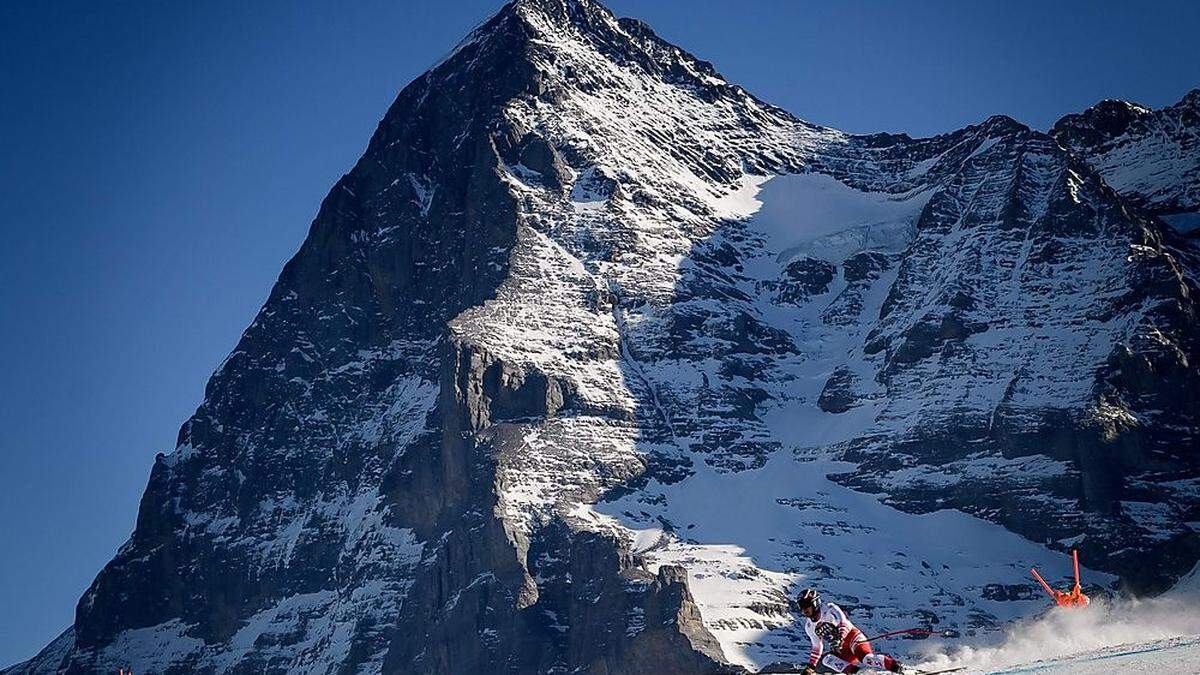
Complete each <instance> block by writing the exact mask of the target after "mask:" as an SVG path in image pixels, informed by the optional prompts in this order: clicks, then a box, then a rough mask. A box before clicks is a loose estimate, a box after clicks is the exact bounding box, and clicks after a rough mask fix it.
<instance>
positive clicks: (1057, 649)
mask: <svg viewBox="0 0 1200 675" xmlns="http://www.w3.org/2000/svg"><path fill="white" fill-rule="evenodd" d="M1189 576H1197V575H1196V573H1195V572H1193V574H1192V575H1189ZM1198 580H1200V579H1198ZM1190 585H1195V584H1190ZM1181 586H1185V584H1183V583H1181V584H1180V585H1179V586H1176V589H1175V590H1172V591H1170V592H1168V593H1165V594H1163V595H1161V596H1158V597H1156V598H1149V599H1133V598H1115V599H1112V600H1107V599H1099V598H1098V599H1095V600H1094V601H1093V602H1092V604H1091V606H1090V607H1089V608H1088V609H1086V610H1079V609H1065V608H1062V607H1053V608H1051V609H1050V610H1049V611H1047V612H1046V613H1044V614H1042V615H1039V616H1037V617H1032V618H1029V619H1024V620H1021V621H1017V622H1015V623H1013V624H1011V625H1010V626H1009V627H1008V628H1007V629H1006V630H1005V631H1004V634H1003V637H1002V638H1001V639H1000V640H999V642H998V643H996V644H993V645H979V646H969V645H962V646H959V645H946V644H941V645H930V646H929V648H928V650H927V651H926V653H925V655H924V659H923V660H922V662H921V664H920V665H919V666H918V667H919V668H922V669H925V670H935V669H942V668H951V667H965V668H967V669H969V670H975V669H979V670H995V669H997V668H1005V667H1010V666H1018V665H1024V664H1029V663H1033V662H1036V661H1042V660H1047V659H1056V658H1063V657H1069V656H1074V655H1078V654H1083V653H1086V652H1091V651H1095V650H1098V649H1104V648H1106V647H1116V646H1120V645H1126V644H1132V643H1141V642H1148V641H1152V640H1162V639H1167V638H1175V637H1183V636H1189V635H1200V593H1197V592H1195V590H1193V589H1187V590H1184V589H1181Z"/></svg>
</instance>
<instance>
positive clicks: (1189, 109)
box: [1050, 89, 1200, 232]
mask: <svg viewBox="0 0 1200 675" xmlns="http://www.w3.org/2000/svg"><path fill="white" fill-rule="evenodd" d="M1050 135H1051V136H1053V137H1054V138H1055V139H1056V140H1058V142H1059V143H1061V144H1062V145H1063V147H1065V148H1067V149H1068V150H1070V151H1071V152H1072V153H1074V154H1076V155H1078V156H1079V157H1081V158H1083V159H1084V160H1085V161H1086V162H1088V163H1089V164H1091V165H1092V167H1093V168H1094V169H1095V170H1096V171H1097V172H1098V173H1099V174H1100V175H1101V176H1102V177H1103V178H1104V181H1105V182H1106V183H1108V184H1109V185H1110V186H1112V187H1113V188H1114V189H1116V190H1117V191H1118V192H1120V193H1121V194H1122V196H1124V197H1125V199H1126V200H1127V201H1128V202H1129V203H1131V204H1133V205H1136V206H1139V207H1141V208H1143V209H1145V210H1146V211H1149V212H1151V213H1153V214H1155V215H1158V216H1162V217H1163V219H1164V220H1167V221H1168V222H1170V223H1171V224H1172V225H1175V226H1176V227H1177V228H1179V229H1181V230H1185V231H1188V232H1194V231H1195V230H1196V228H1197V227H1200V89H1193V90H1192V91H1190V92H1188V94H1187V95H1186V96H1184V97H1183V99H1182V100H1181V101H1179V102H1178V103H1176V104H1175V105H1171V106H1167V107H1165V108H1162V109H1160V110H1150V109H1149V108H1146V107H1145V106H1141V105H1138V104H1136V103H1128V102H1126V101H1112V100H1108V101H1101V102H1100V103H1098V104H1096V105H1095V106H1092V107H1091V108H1088V109H1087V110H1085V111H1083V112H1082V113H1079V114H1075V115H1067V116H1066V117H1064V118H1062V119H1061V120H1059V121H1058V122H1057V123H1056V124H1055V125H1054V128H1052V129H1051V130H1050Z"/></svg>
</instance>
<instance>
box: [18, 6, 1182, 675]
mask: <svg viewBox="0 0 1200 675" xmlns="http://www.w3.org/2000/svg"><path fill="white" fill-rule="evenodd" d="M1194 98H1195V96H1194V95H1192V96H1190V97H1189V99H1185V103H1187V102H1188V101H1189V100H1191V101H1192V103H1193V104H1194V102H1195V101H1194V100H1193V99H1194ZM1104 105H1106V104H1101V106H1100V107H1103V106H1104ZM1180 105H1181V106H1182V105H1184V104H1180ZM1098 108H1099V107H1098ZM1192 109H1193V110H1194V105H1193V108H1192ZM1094 110H1095V109H1094ZM1094 110H1093V111H1089V112H1088V113H1084V114H1083V115H1082V116H1080V117H1079V118H1078V119H1076V118H1066V119H1064V121H1063V122H1060V123H1059V124H1058V125H1056V127H1055V130H1054V131H1053V132H1052V134H1050V135H1047V134H1044V133H1040V132H1037V131H1034V130H1031V129H1028V128H1026V127H1024V126H1022V125H1020V124H1019V123H1017V122H1015V121H1013V120H1011V119H1008V118H1004V117H996V118H992V119H989V120H987V121H985V122H984V123H982V124H980V125H976V126H972V127H968V128H966V129H962V130H960V131H957V132H954V133H951V134H947V135H944V136H938V137H935V138H928V139H912V138H909V137H907V136H903V135H899V136H897V135H887V134H878V135H872V136H852V135H847V134H843V133H841V132H838V131H835V130H832V129H827V128H822V127H817V126H814V125H811V124H808V123H805V122H803V121H801V120H798V119H796V118H794V117H792V116H791V115H789V114H788V113H786V112H784V111H782V110H779V109H778V108H774V107H772V106H770V105H767V104H765V103H763V102H761V101H759V100H757V99H756V98H754V97H753V96H752V95H750V94H749V93H747V92H746V91H744V90H743V89H741V88H740V87H737V86H736V85H731V84H729V83H727V82H726V81H725V80H724V79H722V78H721V76H720V75H719V74H718V73H717V72H716V71H715V70H714V69H713V67H712V66H711V65H710V64H708V63H705V62H703V61H699V60H697V59H695V58H694V57H692V56H691V55H689V54H687V53H685V52H683V51H682V50H680V49H679V48H677V47H674V46H672V45H670V44H668V43H666V42H664V41H663V40H661V39H660V38H658V37H657V36H655V35H654V33H653V32H652V31H651V30H650V29H649V28H648V27H647V26H646V25H644V24H642V23H640V22H637V21H634V20H629V19H617V18H615V17H613V16H612V15H611V14H610V13H609V12H608V11H607V10H606V9H605V8H603V7H602V6H600V5H599V4H597V3H595V2H593V1H592V0H519V1H518V2H515V3H513V4H510V5H507V6H505V7H504V8H503V9H501V10H500V12H499V13H497V14H496V15H495V16H494V17H493V18H491V19H490V20H489V21H487V22H486V23H485V24H483V25H482V26H480V27H479V28H478V29H476V30H475V31H474V32H473V33H472V34H471V35H470V36H468V38H467V39H466V40H464V42H463V43H461V44H460V45H459V46H458V47H456V48H455V50H454V51H453V52H452V53H451V54H450V55H449V56H448V57H447V58H446V59H444V60H443V61H442V62H440V63H439V64H437V65H436V66H434V67H433V68H432V69H431V70H430V71H429V72H427V73H426V74H425V75H423V76H422V77H420V78H418V79H417V80H416V81H414V82H413V83H412V84H410V85H409V86H408V87H406V88H405V89H404V91H402V92H401V93H400V95H399V97H398V98H397V100H396V102H395V103H394V104H393V106H392V107H391V109H390V110H389V111H388V112H387V114H386V116H385V117H384V119H383V121H382V122H381V123H380V125H379V128H378V130H377V131H376V133H375V135H374V136H373V138H372V139H371V142H370V144H369V146H368V148H367V151H366V153H365V154H364V156H363V158H362V159H361V160H360V161H359V162H358V164H356V165H355V167H354V168H353V169H352V170H351V172H350V173H348V174H347V175H345V176H344V177H343V178H342V179H341V180H339V181H338V183H337V184H336V185H335V186H334V188H333V190H332V191H331V192H330V194H329V196H328V197H327V198H326V199H325V201H324V203H323V204H322V207H321V209H320V212H319V213H318V215H317V218H316V220H315V221H314V222H313V225H312V228H311V230H310V233H309V236H308V238H307V239H306V241H305V242H304V244H303V246H302V247H301V249H300V251H299V252H298V253H297V254H296V256H295V257H294V258H293V259H292V260H291V261H290V262H289V263H288V264H287V266H286V267H285V268H284V270H283V273H282V274H281V276H280V278H279V281H278V282H277V283H276V286H275V288H274V289H273V290H272V292H271V296H270V298H269V300H268V301H267V303H266V305H265V306H264V307H263V309H262V311H261V312H260V314H259V316H258V317H257V318H256V319H255V321H254V323H253V324H252V325H251V326H250V327H249V328H248V329H247V330H246V332H245V333H244V335H243V337H242V340H241V341H240V343H239V344H238V346H237V348H236V349H235V351H234V352H233V353H232V354H231V355H230V356H229V357H228V359H227V360H226V361H225V362H224V363H223V364H222V365H221V366H220V367H219V368H218V370H217V372H216V373H215V374H214V375H213V377H212V380H211V381H210V382H209V385H208V387H207V389H206V392H205V399H204V402H203V404H202V405H201V406H200V408H199V409H198V410H197V412H196V414H195V415H194V416H193V417H192V418H191V419H190V420H188V421H187V423H185V424H184V425H183V428H182V429H181V431H180V436H179V444H178V447H177V448H176V450H175V451H174V452H172V453H170V454H168V455H163V456H159V457H158V458H157V460H156V462H155V466H154V469H153V472H152V475H151V478H150V483H149V485H148V487H147V490H146V493H145V496H144V497H143V500H142V504H141V508H140V512H139V514H138V519H137V526H136V529H135V530H134V533H133V535H132V536H131V537H130V539H129V541H128V542H127V543H126V544H125V545H124V546H123V547H122V548H121V549H120V551H119V552H118V553H117V555H116V557H115V558H114V559H113V560H112V562H110V563H109V564H108V565H107V566H106V567H105V568H104V570H102V571H101V572H100V574H99V576H98V577H97V578H96V581H95V582H94V583H93V585H92V587H91V588H90V589H89V590H88V591H87V593H86V594H85V595H84V597H83V598H82V599H81V600H80V602H79V606H78V609H77V613H76V620H75V624H74V626H73V627H72V628H70V629H69V630H68V631H67V632H65V633H64V634H63V635H62V636H61V637H60V638H59V639H58V640H56V641H55V642H54V643H52V644H51V645H50V646H49V647H47V648H46V650H44V651H43V652H42V653H41V654H39V655H38V656H37V657H36V658H35V659H34V660H32V661H30V662H28V663H26V664H22V665H20V666H17V667H16V668H15V669H14V671H13V672H34V673H41V672H68V673H84V672H98V671H106V670H107V671H115V670H116V669H117V668H118V667H122V666H133V667H134V668H135V669H136V672H139V673H148V672H155V673H191V672H201V673H203V672H235V673H237V672H246V673H250V672H254V673H259V672H312V673H334V672H337V673H343V672H345V673H350V672H364V673H374V672H402V673H463V672H497V673H499V672H513V673H517V672H522V673H523V672H540V673H566V672H590V673H612V674H615V673H718V672H745V671H747V670H755V669H758V668H760V667H762V666H764V665H767V664H771V663H776V662H795V661H799V660H802V659H803V655H804V654H806V653H807V646H808V645H807V642H806V640H805V638H804V637H803V631H802V630H801V629H799V627H798V625H797V624H796V619H795V617H794V615H792V614H791V612H790V610H789V606H788V601H787V598H788V597H789V595H790V594H793V593H794V592H795V591H796V589H797V588H798V587H801V586H804V585H816V586H819V587H821V588H823V589H825V590H826V592H828V593H829V594H830V595H831V596H834V597H837V598H838V600H839V601H840V602H842V604H843V605H844V606H847V607H849V608H851V609H852V610H853V611H854V613H855V615H856V617H858V618H859V619H860V620H861V621H862V622H863V623H864V624H867V625H869V626H871V627H873V628H878V629H880V630H885V629H888V628H892V627H901V626H902V625H903V626H907V625H908V624H910V623H911V621H912V620H913V617H914V616H916V617H918V618H919V619H920V620H922V621H924V622H925V623H927V624H929V625H937V626H939V627H946V628H949V627H955V628H959V629H960V630H963V631H966V632H970V633H973V632H978V631H987V630H991V629H993V628H995V627H997V626H998V625H1000V623H1001V622H1003V621H1005V620H1007V619H1009V618H1012V617H1015V616H1019V615H1022V614H1025V613H1028V612H1030V611H1034V610H1035V609H1036V608H1037V607H1039V606H1040V605H1041V603H1042V600H1041V599H1040V598H1038V597H1037V595H1036V591H1035V589H1034V588H1033V587H1032V585H1031V584H1030V583H1029V581H1028V579H1027V578H1026V570H1027V569H1028V566H1029V565H1030V564H1036V565H1038V566H1039V567H1040V568H1042V569H1046V570H1052V569H1060V570H1061V571H1063V572H1064V573H1065V572H1066V566H1065V565H1064V564H1063V559H1062V558H1061V552H1062V551H1066V550H1068V549H1069V548H1070V547H1074V546H1077V547H1079V548H1080V549H1081V550H1082V552H1083V557H1084V560H1085V561H1087V562H1088V564H1089V565H1090V566H1091V568H1092V571H1091V572H1090V573H1089V578H1090V579H1092V580H1093V581H1095V582H1097V583H1102V584H1105V585H1107V584H1115V583H1117V580H1118V579H1120V580H1122V581H1123V582H1124V583H1125V584H1126V585H1128V586H1129V587H1131V588H1134V589H1139V590H1151V591H1152V590H1158V589H1162V588H1164V587H1166V586H1167V585H1168V584H1169V583H1170V582H1171V581H1172V580H1173V579H1175V578H1177V577H1179V576H1180V575H1182V574H1183V573H1185V572H1187V571H1188V570H1189V569H1190V568H1191V567H1192V566H1193V564H1194V563H1195V562H1196V560H1197V559H1198V558H1200V538H1198V536H1197V532H1196V530H1195V529H1194V528H1195V523H1196V522H1200V454H1198V453H1197V450H1198V448H1197V430H1198V427H1200V419H1198V413H1200V411H1198V408H1197V402H1196V401H1197V398H1198V397H1197V396H1196V395H1195V394H1196V392H1198V391H1200V375H1198V371H1197V368H1196V363H1197V362H1198V359H1200V333H1198V330H1197V325H1198V322H1197V318H1198V317H1197V302H1196V297H1197V296H1196V294H1197V292H1198V288H1197V281H1196V279H1197V275H1196V271H1197V269H1200V258H1198V256H1197V252H1196V250H1195V248H1193V245H1192V244H1190V243H1188V242H1187V241H1186V240H1184V239H1182V238H1180V237H1178V236H1177V235H1175V234H1174V233H1173V232H1172V231H1171V230H1170V229H1169V228H1166V227H1165V226H1164V225H1163V223H1162V222H1161V221H1160V220H1158V219H1157V218H1156V217H1155V216H1154V214H1158V213H1169V212H1174V211H1178V210H1180V209H1185V208H1192V207H1187V206H1186V204H1193V205H1194V204H1195V202H1194V201H1188V200H1189V199H1191V200H1194V199H1195V193H1194V192H1192V191H1189V190H1190V189H1191V188H1190V187H1189V185H1191V184H1189V183H1188V181H1189V180H1191V179H1190V178H1189V176H1195V175H1196V174H1195V173H1194V169H1195V165H1194V164H1191V165H1188V164H1187V162H1186V161H1182V160H1181V161H1179V162H1176V163H1173V164H1172V163H1171V162H1168V161H1166V160H1163V163H1162V164H1153V165H1154V166H1155V167H1156V169H1155V170H1154V171H1153V172H1150V171H1136V172H1133V173H1136V174H1137V175H1138V176H1149V175H1151V174H1152V175H1153V176H1154V178H1155V180H1154V181H1140V182H1139V181H1133V182H1125V183H1120V184H1118V183H1119V181H1117V179H1116V178H1114V176H1124V175H1125V174H1121V173H1120V171H1119V169H1120V167H1122V166H1125V165H1123V164H1121V163H1120V162H1119V161H1118V160H1117V159H1116V158H1118V157H1119V156H1120V153H1122V152H1126V151H1125V150H1121V148H1127V147H1132V146H1135V145H1136V146H1137V147H1138V148H1141V149H1140V150H1138V156H1139V158H1142V159H1144V161H1145V162H1148V163H1153V162H1154V161H1156V158H1159V155H1158V154H1156V153H1166V152H1167V151H1166V150H1164V149H1163V148H1164V147H1166V146H1164V145H1161V144H1160V145H1151V144H1150V141H1148V140H1141V139H1143V136H1145V138H1150V137H1152V136H1153V137H1155V138H1157V135H1156V134H1155V133H1151V132H1149V131H1147V132H1145V134H1144V135H1143V134H1142V132H1140V131H1137V130H1139V129H1143V128H1146V129H1149V128H1150V126H1148V125H1150V121H1148V120H1143V119H1142V117H1141V116H1140V115H1141V114H1140V113H1138V114H1136V115H1134V117H1135V118H1136V120H1134V121H1132V122H1129V123H1127V124H1126V123H1121V124H1110V123H1109V122H1107V121H1105V120H1107V117H1106V115H1107V114H1101V113H1096V112H1094ZM1167 110H1174V109H1167ZM1153 114H1154V115H1156V117H1155V119H1159V118H1158V117H1157V115H1158V113H1153ZM1170 115H1175V113H1171V114H1170ZM1170 115H1165V114H1164V115H1163V119H1170V120H1178V125H1179V127H1180V134H1179V136H1178V137H1179V138H1180V139H1183V138H1185V137H1186V138H1194V135H1193V136H1187V134H1189V133H1190V134H1194V133H1195V130H1196V123H1195V116H1194V113H1192V114H1191V116H1190V117H1189V116H1188V113H1186V112H1181V113H1179V114H1178V115H1177V116H1175V117H1171V116H1170ZM1068 120H1072V121H1068ZM1139 120H1140V121H1139ZM1172 123H1174V122H1172ZM1122 124H1123V126H1122ZM1162 124H1166V122H1162ZM1117 127H1120V129H1119V130H1118V128H1117ZM1156 128H1157V127H1156ZM1185 132H1186V133H1185ZM1156 142H1157V141H1156ZM1178 145H1179V147H1180V148H1184V147H1186V148H1187V149H1188V151H1189V152H1193V151H1194V149H1195V145H1194V143H1192V142H1191V141H1186V142H1185V141H1184V140H1180V141H1179V144H1178ZM1172 147H1174V146H1172ZM1189 156H1191V157H1194V155H1189ZM1110 160H1111V161H1110ZM1148 165H1149V164H1148ZM1110 167H1117V168H1116V169H1111V168H1110ZM1171 167H1183V170H1180V171H1178V172H1176V173H1174V174H1171V173H1170V172H1171V171H1172V170H1174V169H1172V168H1171ZM1189 172H1192V173H1189ZM1193 186H1194V185H1193ZM1114 188H1115V189H1114ZM1189 195H1190V196H1189Z"/></svg>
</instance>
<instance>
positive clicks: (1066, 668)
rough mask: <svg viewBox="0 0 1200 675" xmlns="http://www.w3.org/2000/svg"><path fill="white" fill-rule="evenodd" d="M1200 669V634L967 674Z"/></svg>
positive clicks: (1099, 674) (1136, 673) (1132, 674)
mask: <svg viewBox="0 0 1200 675" xmlns="http://www.w3.org/2000/svg"><path fill="white" fill-rule="evenodd" d="M1198 669H1200V637H1197V636H1193V637H1185V638H1169V639H1166V640H1154V641H1151V642H1142V643H1133V644H1125V645H1118V646H1115V647H1106V648H1104V649H1098V650H1095V651H1092V652H1087V653H1084V654H1080V655H1078V656H1072V657H1066V658H1061V659H1050V660H1045V661H1037V662H1034V663H1030V664H1027V665H1022V666H1015V667H1012V668H1004V669H1002V670H979V671H975V670H965V671H961V672H963V673H964V674H965V673H974V672H978V673H989V674H992V675H1018V674H1020V673H1039V674H1040V673H1046V674H1047V675H1051V674H1057V673H1070V674H1071V675H1140V674H1141V673H1146V674H1147V675H1149V674H1151V673H1153V674H1154V675H1177V674H1179V675H1183V674H1185V673H1186V674H1189V675H1190V674H1191V673H1196V672H1197V671H1198Z"/></svg>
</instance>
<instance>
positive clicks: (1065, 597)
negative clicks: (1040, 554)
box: [1029, 549, 1091, 608]
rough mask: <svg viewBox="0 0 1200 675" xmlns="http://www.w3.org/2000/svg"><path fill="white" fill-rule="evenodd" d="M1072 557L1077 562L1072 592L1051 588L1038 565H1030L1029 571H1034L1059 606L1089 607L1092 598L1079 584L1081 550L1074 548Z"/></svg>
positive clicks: (1035, 576)
mask: <svg viewBox="0 0 1200 675" xmlns="http://www.w3.org/2000/svg"><path fill="white" fill-rule="evenodd" d="M1071 558H1072V559H1073V561H1074V564H1075V587H1074V588H1072V589H1071V592H1070V593H1063V592H1062V591H1056V590H1054V589H1053V588H1050V584H1048V583H1046V580H1045V579H1043V578H1042V575H1040V574H1038V571H1037V568H1036V567H1030V568H1029V571H1030V572H1033V577H1034V578H1035V579H1037V580H1038V583H1039V584H1041V585H1042V588H1044V589H1046V594H1047V595H1049V596H1050V597H1051V598H1054V602H1056V603H1058V606H1059V607H1072V608H1074V607H1087V606H1088V603H1089V602H1091V600H1090V599H1089V598H1088V596H1086V595H1084V593H1083V588H1081V587H1080V585H1079V551H1077V550H1074V549H1072V550H1071Z"/></svg>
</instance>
